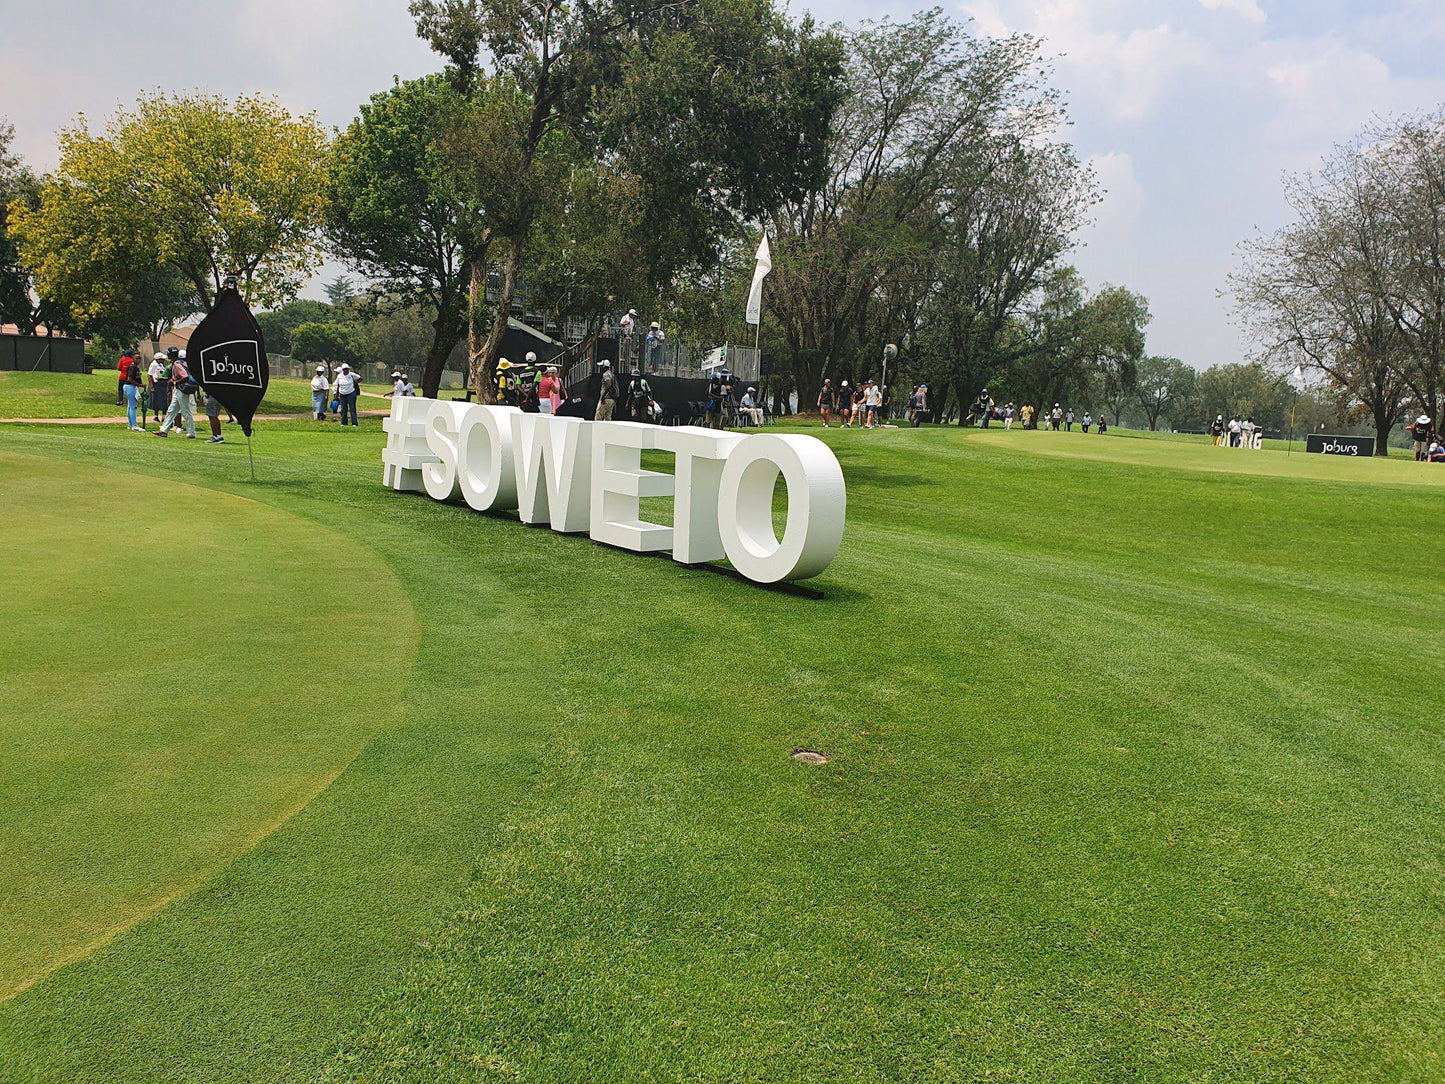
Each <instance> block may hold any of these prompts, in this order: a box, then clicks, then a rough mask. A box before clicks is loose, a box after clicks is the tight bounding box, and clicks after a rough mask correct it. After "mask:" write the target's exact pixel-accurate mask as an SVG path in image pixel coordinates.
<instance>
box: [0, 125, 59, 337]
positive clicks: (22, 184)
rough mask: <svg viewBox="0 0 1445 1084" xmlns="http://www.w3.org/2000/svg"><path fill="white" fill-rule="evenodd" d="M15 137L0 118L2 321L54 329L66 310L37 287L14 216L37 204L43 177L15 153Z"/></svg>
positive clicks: (22, 327)
mask: <svg viewBox="0 0 1445 1084" xmlns="http://www.w3.org/2000/svg"><path fill="white" fill-rule="evenodd" d="M14 139H15V128H14V126H13V125H10V124H7V123H6V122H5V121H4V120H0V323H13V324H15V325H16V326H17V327H19V329H20V330H21V331H22V332H25V333H29V334H34V332H35V331H36V329H37V328H39V327H41V326H42V325H46V326H49V327H51V328H52V329H53V328H54V326H55V325H56V324H57V323H65V322H66V321H65V314H64V310H62V309H60V307H59V306H57V305H55V304H54V303H53V302H51V301H48V300H46V299H45V298H43V297H42V296H41V295H40V293H39V292H38V291H37V289H36V287H35V283H34V281H33V279H32V276H31V274H30V270H29V269H28V268H27V267H26V266H25V265H24V263H22V262H21V259H20V252H19V249H18V248H17V246H16V242H15V237H14V229H13V223H12V221H11V219H12V217H13V216H15V215H21V214H26V213H29V212H32V211H33V210H34V209H35V208H36V206H37V205H38V204H39V202H40V181H39V179H38V178H37V177H36V176H35V174H34V173H33V172H31V170H30V169H29V168H28V167H27V166H26V165H25V163H24V162H22V161H21V160H20V157H19V155H17V154H14V153H12V151H11V149H10V147H11V145H12V143H13V142H14ZM12 205H13V207H14V210H13V211H12Z"/></svg>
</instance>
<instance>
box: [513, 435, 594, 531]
mask: <svg viewBox="0 0 1445 1084" xmlns="http://www.w3.org/2000/svg"><path fill="white" fill-rule="evenodd" d="M591 424H592V423H591V422H584V421H583V420H582V419H581V418H558V417H554V416H553V415H551V414H515V415H513V416H512V460H513V464H514V466H515V468H516V473H517V514H518V516H519V517H520V518H521V520H522V522H523V523H550V524H551V525H552V530H554V531H561V532H563V533H566V534H575V533H577V532H579V531H585V530H587V528H588V527H590V526H591V522H590V520H591V513H590V507H589V506H590V503H591V497H592V434H591V433H588V432H586V427H587V426H589V425H591Z"/></svg>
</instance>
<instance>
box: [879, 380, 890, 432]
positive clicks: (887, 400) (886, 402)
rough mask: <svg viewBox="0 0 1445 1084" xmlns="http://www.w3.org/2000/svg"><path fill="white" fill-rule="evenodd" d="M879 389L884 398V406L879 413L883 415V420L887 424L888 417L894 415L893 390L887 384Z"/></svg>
mask: <svg viewBox="0 0 1445 1084" xmlns="http://www.w3.org/2000/svg"><path fill="white" fill-rule="evenodd" d="M879 391H880V392H881V393H882V398H883V406H882V408H881V409H880V410H879V414H880V415H882V421H883V423H884V424H886V423H887V422H888V419H889V418H891V417H893V392H892V390H891V389H890V388H889V387H888V386H887V385H885V386H884V387H882V388H880V389H879Z"/></svg>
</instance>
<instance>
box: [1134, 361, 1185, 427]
mask: <svg viewBox="0 0 1445 1084" xmlns="http://www.w3.org/2000/svg"><path fill="white" fill-rule="evenodd" d="M1198 375H1199V374H1198V373H1196V372H1195V371H1194V369H1193V368H1191V367H1190V366H1188V365H1186V364H1184V362H1182V361H1180V360H1179V359H1178V358H1162V357H1147V358H1144V359H1143V360H1141V361H1140V362H1139V365H1138V367H1137V369H1136V371H1135V377H1134V401H1135V402H1136V403H1138V404H1139V409H1140V410H1142V411H1143V412H1144V420H1145V422H1146V423H1147V424H1148V426H1149V428H1150V430H1151V431H1152V430H1155V429H1158V428H1159V422H1160V421H1161V420H1166V421H1167V420H1172V419H1174V418H1175V417H1176V410H1177V408H1179V407H1180V406H1182V405H1186V404H1189V403H1191V402H1192V400H1193V396H1194V387H1195V384H1196V383H1197V381H1198Z"/></svg>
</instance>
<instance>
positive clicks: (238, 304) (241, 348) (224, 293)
mask: <svg viewBox="0 0 1445 1084" xmlns="http://www.w3.org/2000/svg"><path fill="white" fill-rule="evenodd" d="M186 360H187V361H189V362H190V363H191V375H192V376H193V377H195V378H196V379H197V380H199V381H200V382H201V387H203V388H205V389H206V394H207V395H209V396H212V397H213V398H214V399H216V400H217V401H219V402H220V404H221V405H222V406H223V407H225V408H226V409H227V410H229V411H230V412H231V413H232V414H234V415H235V416H236V420H237V421H238V422H240V423H241V432H243V433H245V434H246V436H247V437H249V436H250V435H251V421H252V419H254V418H255V416H256V408H257V407H259V406H260V405H261V400H262V399H263V398H265V396H266V387H267V385H269V384H270V383H271V366H270V363H269V362H267V360H266V341H265V339H263V338H262V337H261V327H260V325H259V324H257V323H256V318H255V317H254V316H252V315H251V310H250V309H248V308H247V307H246V302H244V301H242V300H241V295H240V293H238V292H237V290H236V287H235V284H234V282H233V281H232V280H227V282H226V285H225V286H223V287H222V288H221V292H220V293H218V294H217V295H216V304H215V306H214V307H212V309H211V314H210V315H209V316H207V317H206V318H205V319H204V320H202V321H201V323H200V326H199V327H197V328H196V330H195V331H193V332H191V340H190V342H188V343H186Z"/></svg>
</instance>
